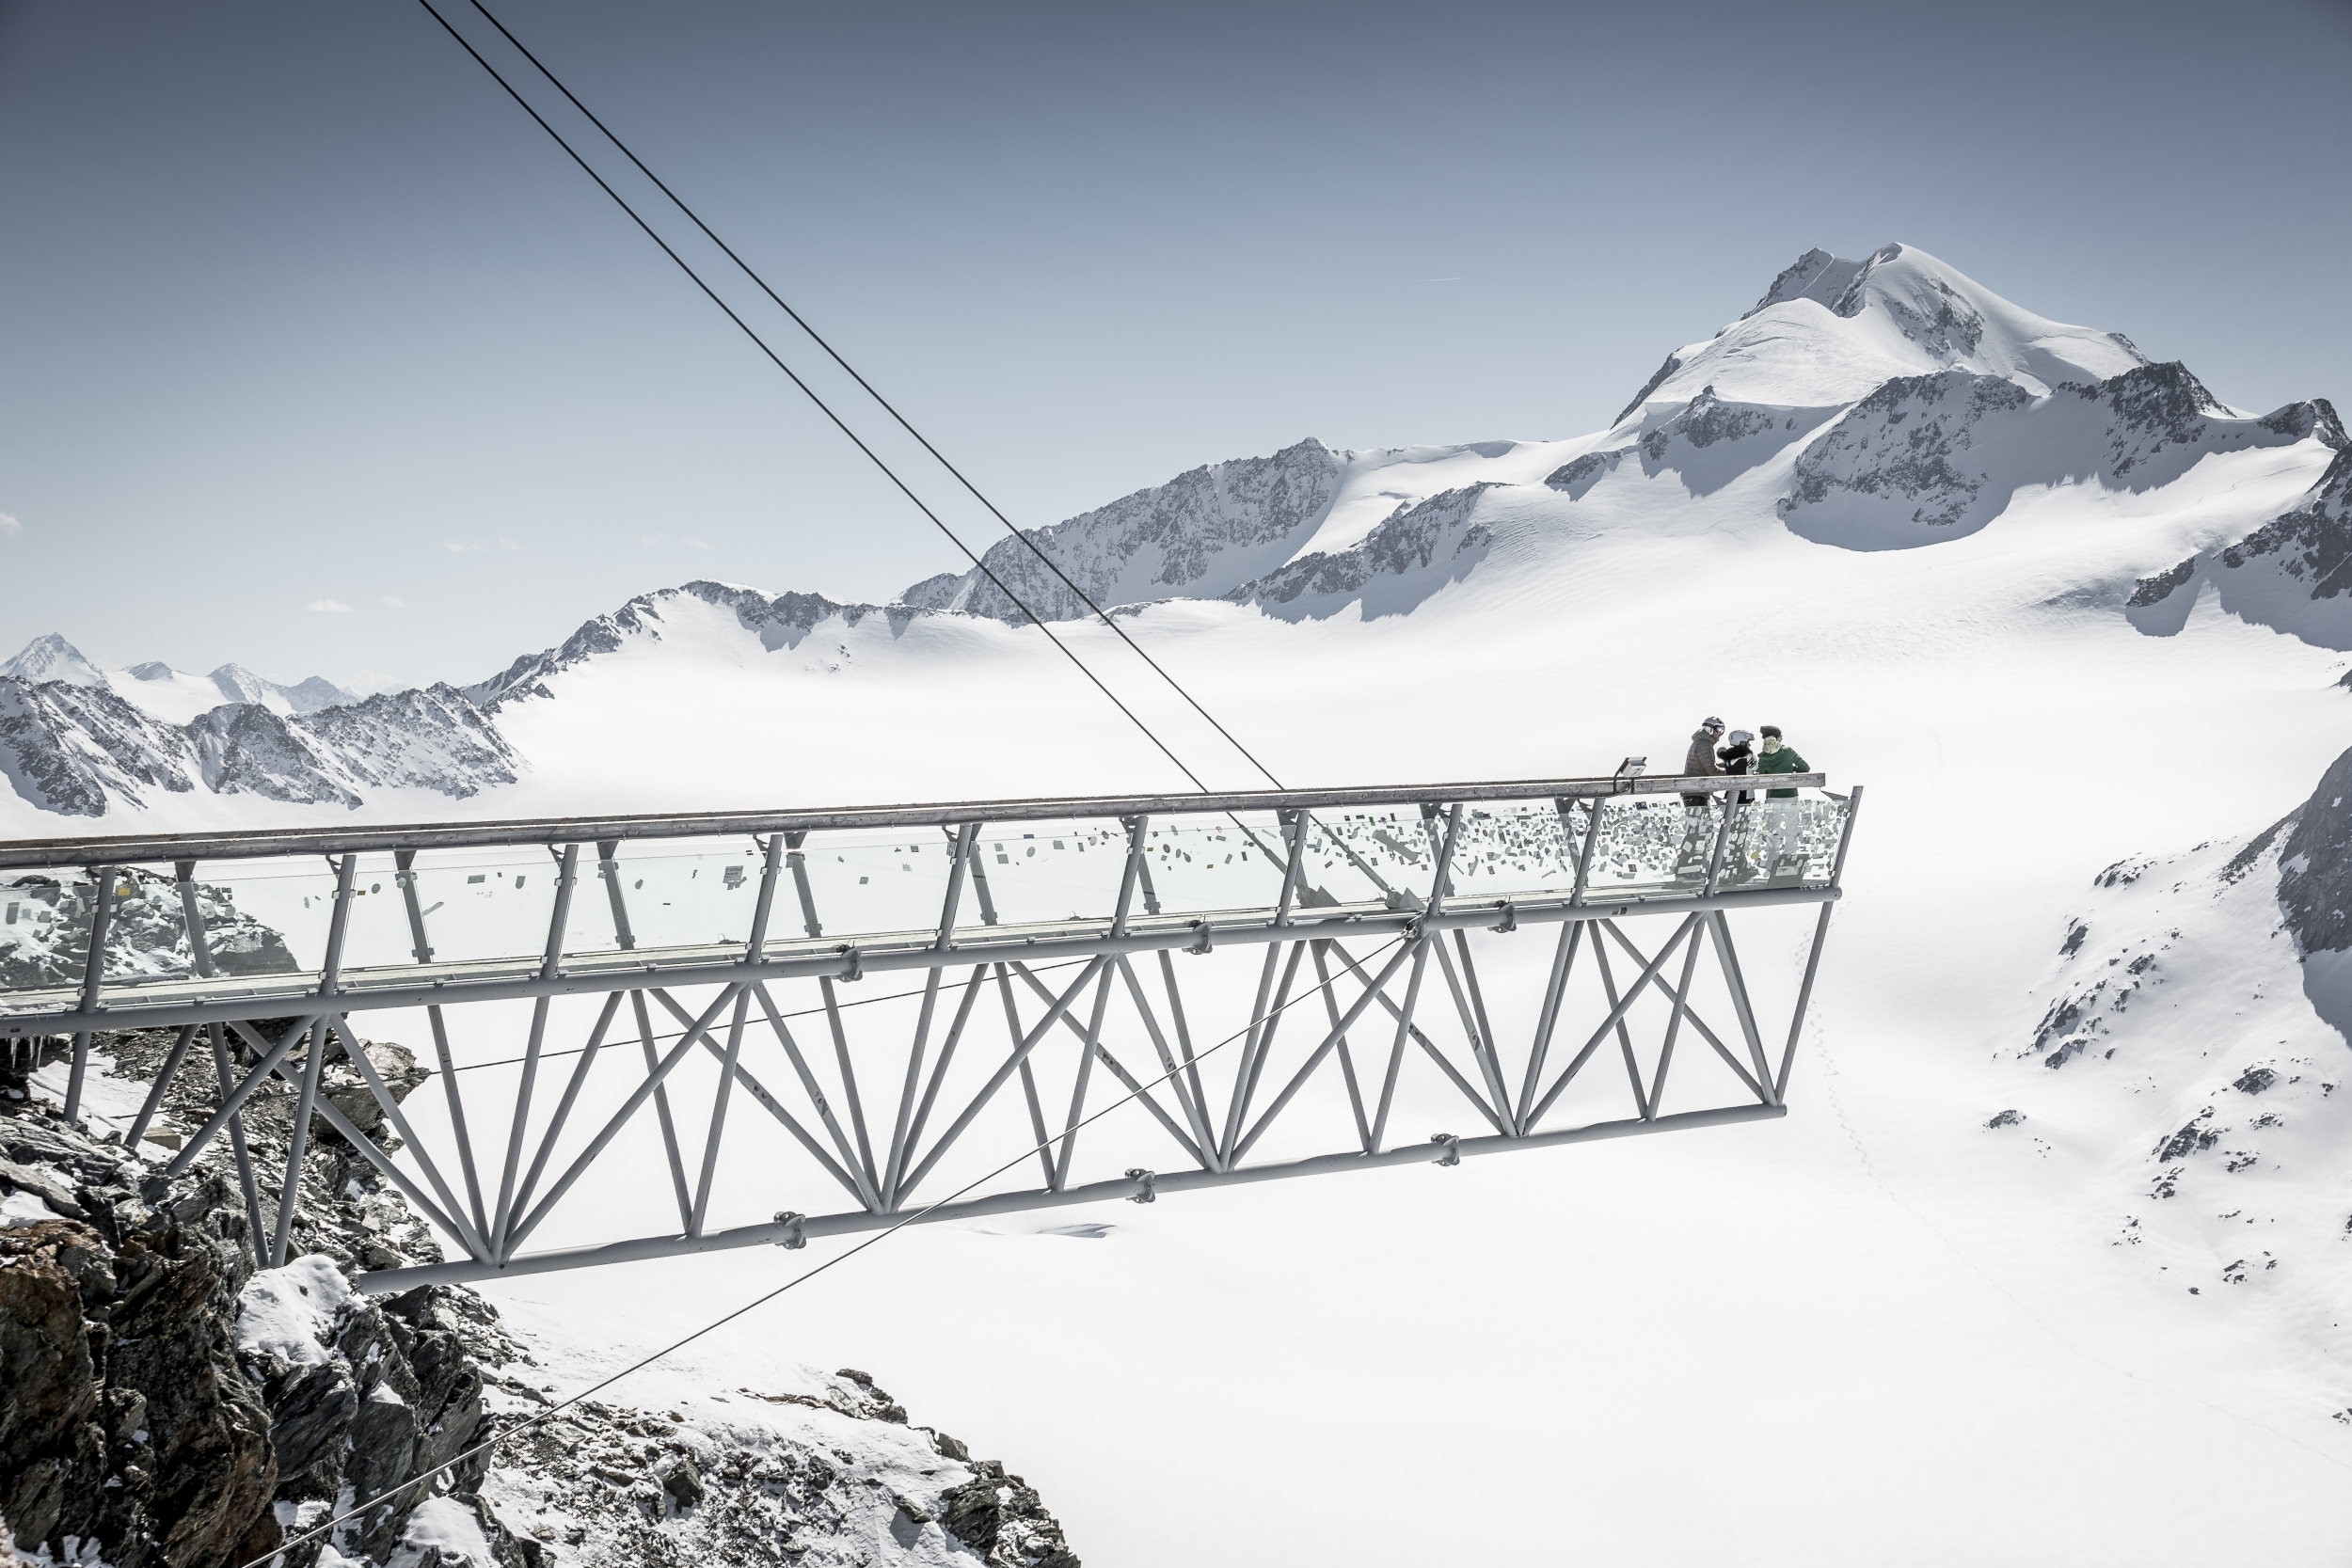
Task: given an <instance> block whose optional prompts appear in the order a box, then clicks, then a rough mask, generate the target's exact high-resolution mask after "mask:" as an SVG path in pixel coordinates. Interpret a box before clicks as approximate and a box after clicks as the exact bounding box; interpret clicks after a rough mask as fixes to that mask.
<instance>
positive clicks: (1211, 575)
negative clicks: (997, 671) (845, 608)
mask: <svg viewBox="0 0 2352 1568" xmlns="http://www.w3.org/2000/svg"><path fill="white" fill-rule="evenodd" d="M1343 471H1344V464H1343V459H1342V458H1341V455H1340V454H1339V453H1338V452H1335V451H1332V450H1331V449H1330V448H1329V447H1327V446H1325V445H1324V444H1323V443H1322V442H1321V441H1318V440H1315V439H1313V438H1312V437H1309V438H1308V439H1306V440H1304V441H1300V442H1298V443H1297V444H1296V445H1295V446H1290V447H1285V448H1284V449H1283V450H1282V451H1278V452H1276V453H1275V454H1274V455H1273V456H1271V457H1245V458H1235V459H1232V460H1230V461H1227V462H1223V463H1210V464H1205V465H1203V466H1202V467H1198V468H1194V469H1192V470H1191V471H1190V472H1187V473H1182V474H1179V475H1177V476H1176V477H1175V478H1174V479H1171V480H1169V481H1168V483H1165V484H1158V485H1153V486H1152V488H1150V489H1148V490H1137V491H1136V492H1135V493H1134V494H1133V495H1129V496H1123V497H1121V498H1120V499H1118V500H1115V501H1113V502H1111V503H1110V504H1109V505H1108V506H1104V507H1099V508H1097V509H1096V510H1094V511H1092V512H1083V513H1080V514H1079V515H1077V516H1075V517H1072V518H1069V519H1067V520H1066V521H1063V522H1059V523H1056V524H1054V525H1052V526H1051V527H1049V528H1041V529H1032V530H1026V531H1025V534H1026V537H1027V538H1029V539H1030V540H1031V541H1033V542H1034V543H1035V544H1036V546H1037V549H1038V550H1041V551H1043V552H1044V553H1045V554H1046V555H1047V556H1049V557H1050V558H1051V559H1052V560H1053V562H1054V564H1055V565H1056V566H1057V567H1059V568H1060V569H1061V571H1062V573H1063V574H1065V575H1066V576H1067V577H1068V578H1070V580H1071V582H1074V583H1076V584H1077V586H1078V588H1079V589H1082V590H1084V592H1085V594H1086V597H1087V598H1090V599H1092V600H1093V601H1094V602H1095V604H1097V605H1099V606H1101V607H1102V608H1103V609H1104V610H1108V609H1110V608H1112V607H1113V606H1116V605H1125V604H1137V603H1142V602H1145V601H1148V600H1152V599H1166V598H1174V597H1178V596H1183V597H1187V598H1217V597H1225V598H1232V597H1233V596H1234V595H1235V592H1236V591H1237V590H1239V589H1240V588H1241V586H1242V585H1243V584H1245V583H1247V582H1249V581H1251V580H1252V579H1254V578H1260V577H1262V576H1263V575H1264V574H1265V573H1267V572H1268V571H1270V570H1272V569H1273V568H1275V567H1278V566H1279V565H1281V564H1282V563H1283V562H1287V561H1288V560H1289V559H1290V558H1291V557H1292V556H1293V555H1295V554H1296V553H1297V550H1298V548H1299V546H1302V545H1304V544H1305V543H1306V542H1307V540H1308V539H1309V538H1310V537H1311V535H1312V533H1313V532H1314V530H1315V528H1316V526H1317V525H1318V524H1319V523H1321V522H1322V520H1323V516H1324V515H1325V513H1326V512H1327V511H1328V510H1329V508H1330V505H1331V501H1332V498H1333V497H1335V496H1336V495H1337V494H1338V493H1339V484H1340V480H1341V478H1342V476H1343ZM980 560H981V562H982V563H983V564H984V565H986V566H987V568H988V571H989V572H990V573H993V574H994V576H995V578H997V580H998V581H1001V582H1002V583H1004V584H1005V586H1006V587H1007V588H1009V589H1010V590H1011V591H1012V592H1013V594H1017V595H1018V596H1019V597H1020V599H1021V602H1022V603H1023V604H1025V605H1026V606H1028V608H1029V609H1030V610H1033V611H1035V612H1036V613H1037V614H1038V615H1040V616H1041V617H1043V618H1044V619H1045V620H1048V621H1068V620H1073V619H1075V618H1076V617H1078V616H1081V615H1086V614H1089V613H1090V611H1089V610H1088V609H1087V606H1086V603H1085V601H1084V600H1082V599H1081V598H1080V597H1079V596H1078V594H1076V593H1073V591H1072V589H1071V587H1070V586H1069V584H1068V583H1065V582H1063V581H1062V580H1061V578H1058V577H1057V576H1056V575H1055V574H1054V573H1053V572H1052V571H1051V570H1049V569H1048V568H1047V567H1046V566H1045V565H1044V564H1043V562H1040V561H1039V560H1038V559H1037V554H1036V552H1035V551H1032V550H1031V549H1030V548H1029V547H1028V546H1026V545H1024V544H1023V543H1021V541H1020V540H1018V539H999V540H998V541H997V542H996V543H995V544H993V545H991V546H989V547H988V548H987V549H986V550H985V551H983V552H982V553H981V556H980ZM900 597H901V598H902V599H903V600H904V601H905V602H906V603H908V604H910V605H916V606H921V607H923V608H927V609H932V610H961V611H962V612H964V613H966V614H970V615H986V616H990V617H992V618H993V619H996V620H1000V621H1023V620H1025V619H1026V617H1025V616H1024V615H1023V614H1022V613H1021V610H1019V609H1018V608H1016V607H1015V606H1014V604H1013V603H1012V601H1011V599H1009V598H1008V597H1007V596H1006V594H1005V593H1004V592H1003V590H1001V589H999V588H998V587H997V586H996V584H995V583H993V582H991V581H989V580H988V578H987V577H986V576H985V575H983V574H982V573H981V571H980V570H979V569H978V568H977V567H975V568H973V569H972V570H971V571H968V572H963V573H960V574H943V575H941V576H939V577H935V578H925V579H924V580H923V581H921V582H918V583H916V584H914V586H913V587H911V588H909V589H908V590H907V591H906V592H905V593H904V594H901V595H900Z"/></svg>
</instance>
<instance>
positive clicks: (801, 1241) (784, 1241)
mask: <svg viewBox="0 0 2352 1568" xmlns="http://www.w3.org/2000/svg"><path fill="white" fill-rule="evenodd" d="M776 1223H777V1224H778V1225H780V1226H782V1227H784V1234H783V1235H781V1236H779V1237H777V1238H776V1245H778V1246H780V1247H782V1248H784V1249H785V1250H786V1251H787V1252H798V1251H800V1250H801V1248H803V1247H804V1246H806V1245H808V1220H807V1216H806V1215H804V1214H801V1213H798V1212H794V1211H792V1210H790V1209H787V1210H784V1211H782V1212H779V1213H778V1214H777V1215H776Z"/></svg>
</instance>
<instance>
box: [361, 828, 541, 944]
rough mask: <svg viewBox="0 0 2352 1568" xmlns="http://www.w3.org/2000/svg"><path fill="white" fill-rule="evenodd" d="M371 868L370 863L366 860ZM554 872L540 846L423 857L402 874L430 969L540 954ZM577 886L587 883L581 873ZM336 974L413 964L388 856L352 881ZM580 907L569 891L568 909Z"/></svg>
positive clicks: (403, 910)
mask: <svg viewBox="0 0 2352 1568" xmlns="http://www.w3.org/2000/svg"><path fill="white" fill-rule="evenodd" d="M368 859H369V861H370V862H371V864H370V866H369V867H368V869H367V870H366V871H365V873H364V874H363V875H362V876H361V877H360V878H359V879H358V883H357V885H356V891H357V892H358V895H359V896H358V898H356V899H355V900H354V901H353V905H352V919H351V931H350V934H349V935H348V936H346V937H345V939H344V945H343V967H344V971H345V973H346V974H350V973H351V972H353V971H367V972H371V973H380V972H381V971H383V970H385V969H398V968H403V967H406V966H410V965H413V964H414V963H415V962H416V952H415V947H414V938H413V937H412V935H411V934H410V930H409V926H408V911H407V908H406V906H405V903H404V902H403V900H402V897H401V888H400V877H399V873H397V872H396V871H395V870H393V868H392V863H391V857H389V856H385V857H383V863H382V865H381V866H380V867H379V866H375V865H373V861H374V860H375V857H373V856H371V857H368ZM560 870H561V867H560V866H559V864H558V863H557V862H556V861H555V859H554V858H553V857H552V856H550V855H549V854H548V851H547V848H546V847H545V846H542V845H517V846H515V847H511V848H493V849H451V850H438V851H436V850H426V851H423V852H422V853H421V854H419V855H418V856H417V859H416V863H415V864H414V866H413V867H412V869H411V871H410V873H409V875H410V876H411V877H412V878H413V879H414V880H415V883H416V895H417V901H418V907H419V909H420V910H421V911H422V913H423V915H424V934H425V942H426V944H427V946H428V947H429V948H430V949H431V951H432V955H433V961H434V962H435V963H469V962H479V961H483V960H486V959H499V958H507V959H519V958H538V957H541V956H542V955H544V954H545V953H546V951H547V943H548V921H549V920H550V919H552V918H553V917H554V914H555V889H556V881H557V879H558V876H559V874H560ZM581 883H582V885H583V886H584V885H585V884H586V883H587V877H586V875H585V872H584V870H583V875H582V877H581ZM573 903H574V906H575V908H577V906H578V905H579V903H580V895H579V893H578V891H577V890H576V891H575V893H574V896H573Z"/></svg>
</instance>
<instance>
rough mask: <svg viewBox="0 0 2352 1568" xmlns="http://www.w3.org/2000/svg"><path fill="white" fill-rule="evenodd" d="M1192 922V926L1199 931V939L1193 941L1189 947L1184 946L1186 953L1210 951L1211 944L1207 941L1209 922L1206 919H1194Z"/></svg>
mask: <svg viewBox="0 0 2352 1568" xmlns="http://www.w3.org/2000/svg"><path fill="white" fill-rule="evenodd" d="M1192 924H1193V928H1194V929H1196V930H1198V931H1199V932H1200V941H1198V942H1194V943H1193V944H1192V945H1191V946H1190V947H1187V948H1185V949H1184V951H1185V952H1187V953H1206V952H1208V951H1210V946H1211V944H1210V941H1209V937H1210V930H1209V923H1208V922H1207V921H1206V920H1196V921H1194V922H1193V923H1192Z"/></svg>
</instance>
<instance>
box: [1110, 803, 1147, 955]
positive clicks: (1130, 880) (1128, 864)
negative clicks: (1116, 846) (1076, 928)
mask: <svg viewBox="0 0 2352 1568" xmlns="http://www.w3.org/2000/svg"><path fill="white" fill-rule="evenodd" d="M1120 825H1121V826H1123V827H1124V828H1125V829H1126V830H1127V858H1126V861H1125V863H1123V864H1121V865H1120V871H1119V902H1118V903H1117V904H1116V905H1115V906H1114V907H1113V908H1112V910H1111V935H1113V936H1115V937H1116V936H1124V935H1125V934H1126V932H1127V915H1128V912H1129V911H1131V910H1133V909H1134V907H1135V899H1136V884H1137V883H1138V882H1140V881H1141V879H1142V878H1143V875H1144V871H1143V856H1144V852H1145V842H1146V839H1147V837H1148V835H1149V833H1150V832H1151V827H1152V818H1151V816H1149V815H1148V814H1147V815H1145V816H1129V817H1124V818H1121V819H1120Z"/></svg>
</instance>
